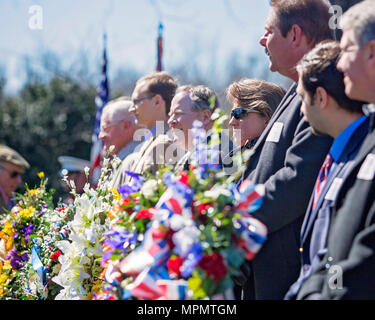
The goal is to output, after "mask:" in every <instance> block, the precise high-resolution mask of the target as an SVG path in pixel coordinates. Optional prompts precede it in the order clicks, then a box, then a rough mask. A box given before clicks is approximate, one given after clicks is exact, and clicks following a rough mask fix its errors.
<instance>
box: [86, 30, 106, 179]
mask: <svg viewBox="0 0 375 320" xmlns="http://www.w3.org/2000/svg"><path fill="white" fill-rule="evenodd" d="M103 40H104V49H103V61H102V73H101V79H100V84H99V87H98V88H97V96H96V98H95V105H96V114H95V122H94V130H93V133H92V146H91V157H90V161H91V171H92V178H91V182H92V184H93V185H96V183H97V182H98V180H99V177H100V169H101V165H100V162H101V151H102V148H103V142H102V141H101V140H99V132H100V117H101V115H102V110H103V107H104V106H105V104H106V103H107V102H108V101H109V86H108V78H107V48H106V40H107V36H106V34H104V36H103Z"/></svg>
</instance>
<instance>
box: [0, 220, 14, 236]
mask: <svg viewBox="0 0 375 320" xmlns="http://www.w3.org/2000/svg"><path fill="white" fill-rule="evenodd" d="M3 232H4V233H5V234H7V235H8V236H10V237H13V235H14V234H15V233H16V231H15V230H14V229H13V226H12V223H11V222H9V221H5V223H4V229H3Z"/></svg>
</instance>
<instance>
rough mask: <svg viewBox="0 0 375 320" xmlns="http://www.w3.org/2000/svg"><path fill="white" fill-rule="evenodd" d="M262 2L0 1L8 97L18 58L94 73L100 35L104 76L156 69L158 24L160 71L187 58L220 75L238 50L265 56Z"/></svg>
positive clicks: (0, 60) (0, 51)
mask: <svg viewBox="0 0 375 320" xmlns="http://www.w3.org/2000/svg"><path fill="white" fill-rule="evenodd" d="M33 5H38V6H40V7H41V8H42V10H43V26H42V29H41V30H33V29H30V28H29V21H30V19H31V18H32V16H33V14H31V13H29V8H30V7H31V6H33ZM268 10H269V4H268V1H266V0H136V1H135V0H95V1H93V0H91V1H90V0H75V1H74V0H48V1H47V0H1V1H0V20H1V23H2V26H3V28H1V29H0V37H1V39H2V41H1V44H0V66H2V67H3V68H4V70H5V72H6V76H7V87H6V90H7V91H8V92H15V91H16V90H17V89H18V88H19V87H20V86H21V85H22V82H23V80H24V70H23V64H22V62H23V57H24V56H25V55H27V56H29V57H30V59H31V62H32V63H34V64H38V63H39V59H40V56H41V53H42V52H44V51H45V50H49V51H51V52H53V53H55V54H56V55H58V56H59V58H61V60H62V62H63V63H65V64H67V65H68V64H69V63H70V62H71V61H72V60H74V59H75V58H76V57H77V55H79V53H80V52H81V53H84V54H85V55H86V56H87V57H88V58H89V60H88V63H89V65H90V68H92V69H94V70H95V69H99V68H100V66H98V61H99V60H100V56H101V54H102V51H101V50H102V34H103V32H104V31H105V32H106V33H107V37H108V54H109V63H110V65H109V66H110V68H109V72H110V76H111V75H113V74H114V73H115V71H116V70H117V69H118V68H121V67H124V66H126V65H130V66H132V67H134V68H137V69H138V70H140V71H141V72H144V73H148V72H151V71H153V70H154V69H155V66H156V61H155V59H156V52H155V46H156V44H155V42H156V37H157V29H158V24H159V21H162V23H163V25H164V32H163V36H164V55H163V64H164V68H165V69H166V70H168V69H169V68H172V67H174V66H178V65H179V64H183V63H184V62H186V60H187V59H189V56H192V55H194V56H195V59H196V61H197V63H199V64H201V67H202V68H203V67H204V66H205V65H207V64H208V63H210V61H212V60H214V61H215V67H216V68H217V69H218V70H219V71H220V72H225V63H224V62H225V59H227V58H228V56H230V55H231V53H233V52H234V51H237V52H238V54H239V56H238V58H239V59H244V58H245V57H246V56H247V55H248V54H255V55H259V56H261V57H264V63H265V64H266V65H267V64H268V62H267V58H266V57H265V55H264V50H263V49H262V48H261V47H260V45H259V44H258V40H259V38H260V36H261V35H262V33H263V31H264V23H265V20H266V18H267V15H268Z"/></svg>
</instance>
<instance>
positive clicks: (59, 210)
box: [57, 208, 65, 212]
mask: <svg viewBox="0 0 375 320" xmlns="http://www.w3.org/2000/svg"><path fill="white" fill-rule="evenodd" d="M64 210H65V208H59V209H57V211H58V212H61V211H64Z"/></svg>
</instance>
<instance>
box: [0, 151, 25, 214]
mask: <svg viewBox="0 0 375 320" xmlns="http://www.w3.org/2000/svg"><path fill="white" fill-rule="evenodd" d="M29 167H30V165H29V163H28V162H27V161H26V160H25V159H24V158H23V157H22V156H21V155H20V154H19V153H18V152H17V151H15V150H13V149H11V148H9V147H7V146H5V145H0V214H5V213H7V210H10V209H11V208H12V206H13V205H14V204H15V203H14V201H12V195H13V192H14V191H15V190H16V189H17V188H18V186H19V185H20V184H21V182H22V173H23V170H24V169H28V168H29Z"/></svg>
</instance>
